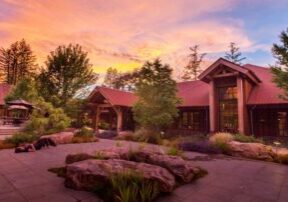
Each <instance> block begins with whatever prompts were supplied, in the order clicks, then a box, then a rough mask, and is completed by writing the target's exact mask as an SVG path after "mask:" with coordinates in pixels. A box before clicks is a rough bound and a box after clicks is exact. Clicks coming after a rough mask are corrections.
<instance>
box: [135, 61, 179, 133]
mask: <svg viewBox="0 0 288 202" xmlns="http://www.w3.org/2000/svg"><path fill="white" fill-rule="evenodd" d="M171 74H172V69H171V68H170V67H169V66H168V65H163V64H161V61H160V60H159V59H156V60H155V61H153V62H146V63H145V64H144V65H143V67H142V68H141V69H140V70H139V77H138V81H137V82H136V95H137V96H138V101H137V102H136V104H135V105H134V106H133V112H134V119H135V120H136V122H138V123H139V124H140V125H141V126H143V127H145V128H148V129H154V130H159V129H161V128H162V127H163V126H167V125H168V124H170V123H171V122H172V121H173V119H174V118H175V117H177V116H178V109H177V104H179V102H180V99H179V98H178V97H177V95H176V93H177V88H176V82H175V81H174V80H173V79H172V78H171Z"/></svg>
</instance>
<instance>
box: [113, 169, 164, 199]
mask: <svg viewBox="0 0 288 202" xmlns="http://www.w3.org/2000/svg"><path fill="white" fill-rule="evenodd" d="M110 180H111V185H112V190H113V192H114V200H115V201H121V202H135V201H141V202H150V201H153V199H155V198H156V196H157V195H158V194H159V186H158V183H157V182H155V181H147V180H144V179H143V176H142V175H141V174H140V173H138V172H135V171H132V170H127V171H126V172H122V173H117V174H114V175H112V177H111V178H110Z"/></svg>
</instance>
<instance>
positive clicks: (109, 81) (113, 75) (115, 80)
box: [104, 67, 139, 91]
mask: <svg viewBox="0 0 288 202" xmlns="http://www.w3.org/2000/svg"><path fill="white" fill-rule="evenodd" d="M138 75H139V73H138V70H137V69H136V70H134V71H131V72H125V73H121V72H118V70H117V69H116V68H111V67H110V68H108V69H107V73H106V76H105V79H104V85H105V86H108V87H110V88H114V89H121V90H127V91H133V90H134V89H135V83H136V81H137V78H138Z"/></svg>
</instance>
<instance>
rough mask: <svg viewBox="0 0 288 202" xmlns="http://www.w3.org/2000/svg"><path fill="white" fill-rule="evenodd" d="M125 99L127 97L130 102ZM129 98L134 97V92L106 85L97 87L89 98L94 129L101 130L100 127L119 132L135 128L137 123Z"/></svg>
mask: <svg viewBox="0 0 288 202" xmlns="http://www.w3.org/2000/svg"><path fill="white" fill-rule="evenodd" d="M127 97H129V98H128V99H127ZM123 99H127V101H128V102H126V100H123ZM129 99H134V95H133V94H132V93H129V92H123V91H119V90H115V89H110V88H106V87H97V88H95V90H94V91H93V92H92V93H91V94H90V96H89V98H88V101H89V102H88V106H89V108H90V110H91V114H90V117H91V119H92V127H93V128H94V130H95V131H96V132H99V129H104V130H113V131H116V132H117V133H119V132H121V131H124V130H134V127H135V124H134V121H133V114H132V110H131V106H130V105H129ZM132 101H133V100H132Z"/></svg>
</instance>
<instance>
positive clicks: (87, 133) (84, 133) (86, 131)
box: [75, 126, 94, 137]
mask: <svg viewBox="0 0 288 202" xmlns="http://www.w3.org/2000/svg"><path fill="white" fill-rule="evenodd" d="M75 137H94V130H93V129H92V128H89V127H87V126H83V127H82V128H81V129H80V130H79V131H78V132H77V133H76V134H75Z"/></svg>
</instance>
